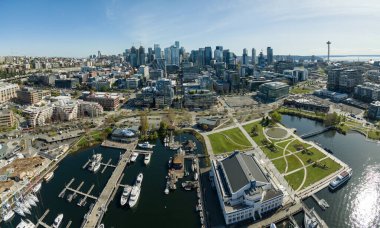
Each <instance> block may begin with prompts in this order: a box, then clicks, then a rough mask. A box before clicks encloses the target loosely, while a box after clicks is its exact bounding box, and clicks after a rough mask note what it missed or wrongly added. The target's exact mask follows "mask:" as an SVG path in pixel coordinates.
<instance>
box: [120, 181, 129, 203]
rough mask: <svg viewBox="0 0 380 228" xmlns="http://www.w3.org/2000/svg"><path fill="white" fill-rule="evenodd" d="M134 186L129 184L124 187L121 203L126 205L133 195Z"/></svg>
mask: <svg viewBox="0 0 380 228" xmlns="http://www.w3.org/2000/svg"><path fill="white" fill-rule="evenodd" d="M131 191H132V187H131V186H129V185H127V186H125V187H124V190H123V193H122V194H121V198H120V205H121V206H124V205H125V204H126V203H127V202H128V198H129V196H130V195H131Z"/></svg>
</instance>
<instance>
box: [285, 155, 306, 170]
mask: <svg viewBox="0 0 380 228" xmlns="http://www.w3.org/2000/svg"><path fill="white" fill-rule="evenodd" d="M286 160H288V170H287V172H291V171H293V170H296V169H299V168H301V167H302V163H301V162H300V160H298V158H297V157H296V156H295V155H293V154H292V155H289V156H286Z"/></svg>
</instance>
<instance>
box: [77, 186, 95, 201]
mask: <svg viewBox="0 0 380 228" xmlns="http://www.w3.org/2000/svg"><path fill="white" fill-rule="evenodd" d="M94 187H95V185H94V184H93V185H91V187H90V189H89V190H88V191H87V193H86V195H84V197H83V198H82V199H81V200H80V201H79V203H78V204H77V205H78V206H80V207H81V206H84V204H85V203H86V200H87V198H88V196H89V195H90V193H91V191H92V189H94Z"/></svg>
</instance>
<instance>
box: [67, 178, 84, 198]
mask: <svg viewBox="0 0 380 228" xmlns="http://www.w3.org/2000/svg"><path fill="white" fill-rule="evenodd" d="M83 184H84V181H82V182H81V183H80V184H79V186H78V187H77V189H75V191H74V193H73V194H72V195H71V196H69V197H68V198H67V200H68V201H69V202H71V201H73V199H74V198H75V197H76V196H77V192H79V190H80V188H81V187H82V186H83Z"/></svg>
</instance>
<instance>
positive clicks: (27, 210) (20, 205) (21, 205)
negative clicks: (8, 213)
mask: <svg viewBox="0 0 380 228" xmlns="http://www.w3.org/2000/svg"><path fill="white" fill-rule="evenodd" d="M16 206H17V207H18V208H20V210H22V212H23V213H24V214H31V213H30V210H29V209H28V208H27V207H26V206H25V205H24V204H23V203H21V202H19V201H18V202H16Z"/></svg>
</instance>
